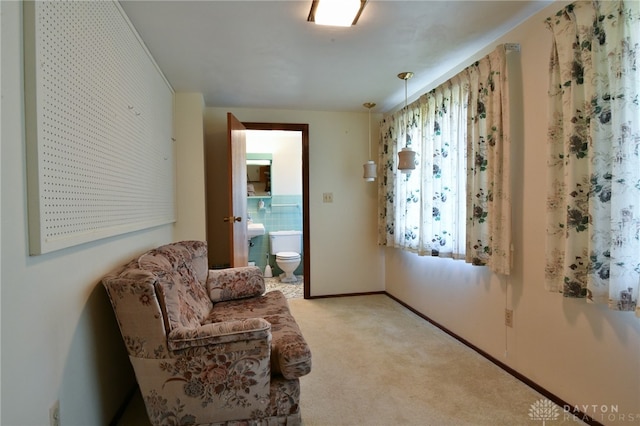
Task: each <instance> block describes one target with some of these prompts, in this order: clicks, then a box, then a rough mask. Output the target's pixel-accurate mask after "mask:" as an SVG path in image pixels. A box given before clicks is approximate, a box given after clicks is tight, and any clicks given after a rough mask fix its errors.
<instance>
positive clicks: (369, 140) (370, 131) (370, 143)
mask: <svg viewBox="0 0 640 426" xmlns="http://www.w3.org/2000/svg"><path fill="white" fill-rule="evenodd" d="M369 160H371V108H369Z"/></svg>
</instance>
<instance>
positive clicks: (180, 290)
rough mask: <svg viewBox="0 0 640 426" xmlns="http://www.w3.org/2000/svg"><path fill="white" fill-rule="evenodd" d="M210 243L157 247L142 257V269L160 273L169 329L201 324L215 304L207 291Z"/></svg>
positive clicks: (159, 286)
mask: <svg viewBox="0 0 640 426" xmlns="http://www.w3.org/2000/svg"><path fill="white" fill-rule="evenodd" d="M206 258H207V246H206V243H205V242H203V241H182V242H179V243H174V244H167V245H165V246H161V247H158V248H156V249H153V250H151V251H149V252H147V253H145V254H143V255H142V256H140V257H139V258H138V262H137V263H138V267H139V269H142V270H145V271H148V272H151V273H153V274H154V275H155V276H156V291H157V292H158V299H159V300H160V303H161V306H162V310H163V314H164V315H163V316H164V319H165V326H166V328H167V331H168V332H170V331H171V330H173V329H175V328H178V327H187V328H189V327H198V326H200V324H201V323H202V321H203V320H204V319H205V318H206V317H207V316H208V314H209V312H210V311H211V308H212V307H213V304H212V302H211V300H210V299H209V296H208V295H207V292H206V290H205V283H206V276H207V270H208V267H207V260H206Z"/></svg>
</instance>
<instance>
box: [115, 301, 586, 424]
mask: <svg viewBox="0 0 640 426" xmlns="http://www.w3.org/2000/svg"><path fill="white" fill-rule="evenodd" d="M289 305H290V307H291V311H292V313H293V315H294V316H295V318H296V321H297V322H298V324H299V325H300V328H301V329H302V332H303V334H304V336H305V338H306V339H307V342H308V343H309V346H310V347H311V352H312V356H313V367H312V370H311V373H310V374H309V375H307V376H304V377H302V378H301V379H300V383H301V401H300V406H301V410H302V423H303V426H341V425H344V426H347V425H349V426H356V425H366V426H377V425H380V426H382V425H385V426H387V425H408V426H413V425H415V426H418V425H419V426H426V425H437V426H446V425H455V426H463V425H474V426H482V425H487V426H498V425H505V426H506V425H508V426H513V425H541V424H544V423H543V420H546V421H547V422H546V423H547V424H548V425H553V426H560V425H563V426H568V425H580V424H583V423H581V422H575V421H574V419H573V418H572V417H571V416H569V415H565V414H564V413H563V412H562V410H561V409H560V408H559V407H557V406H555V405H554V406H552V408H551V409H549V407H548V406H546V405H545V406H546V408H547V411H546V412H545V413H543V416H540V415H538V418H535V417H531V416H530V413H531V411H530V409H531V408H532V405H534V404H537V406H538V407H539V406H540V402H541V401H544V402H545V403H546V402H547V400H546V399H545V398H544V397H543V396H542V395H540V394H539V393H537V392H536V391H534V390H533V389H531V388H529V387H528V386H526V385H525V384H523V383H522V382H520V381H519V380H517V379H515V378H514V377H512V376H511V375H509V374H508V373H506V372H505V371H503V370H502V369H500V368H498V367H497V366H495V365H494V364H492V363H491V362H489V361H488V360H486V359H485V358H483V357H481V356H480V355H478V354H477V353H476V352H474V351H473V350H471V349H469V348H468V347H466V346H464V345H463V344H461V343H459V342H458V341H457V340H455V339H453V338H452V337H450V336H448V335H447V334H445V333H443V332H442V331H441V330H439V329H437V328H436V327H433V326H432V325H431V324H429V323H428V322H426V321H425V320H423V319H422V318H420V317H418V316H417V315H415V314H413V313H412V312H411V311H409V310H407V309H405V308H404V307H402V306H401V305H400V304H398V303H396V302H395V301H393V300H392V299H390V298H389V297H387V296H384V295H371V296H354V297H342V298H327V299H312V300H305V299H302V298H296V299H291V300H289ZM118 424H119V425H121V426H129V425H132V426H133V425H135V426H143V425H148V424H149V423H148V420H147V419H146V415H145V412H144V405H143V404H142V399H141V397H140V394H139V393H138V394H136V397H135V398H134V400H133V401H132V403H131V405H130V407H129V409H128V410H127V412H126V413H125V416H124V417H123V418H122V420H121V421H120V422H119V423H118Z"/></svg>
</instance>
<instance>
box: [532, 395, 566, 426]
mask: <svg viewBox="0 0 640 426" xmlns="http://www.w3.org/2000/svg"><path fill="white" fill-rule="evenodd" d="M558 417H560V407H558V406H557V405H556V404H554V403H553V402H551V401H549V400H548V399H539V400H537V401H536V402H534V403H533V404H531V407H529V418H530V419H531V420H538V421H540V420H541V421H542V425H543V426H544V425H545V424H546V422H547V421H551V420H556V419H557V418H558Z"/></svg>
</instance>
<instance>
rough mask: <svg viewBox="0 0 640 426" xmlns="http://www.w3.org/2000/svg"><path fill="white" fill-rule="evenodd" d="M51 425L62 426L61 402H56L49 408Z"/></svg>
mask: <svg viewBox="0 0 640 426" xmlns="http://www.w3.org/2000/svg"><path fill="white" fill-rule="evenodd" d="M49 424H50V425H51V426H60V401H56V402H54V403H53V405H52V406H51V408H49Z"/></svg>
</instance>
